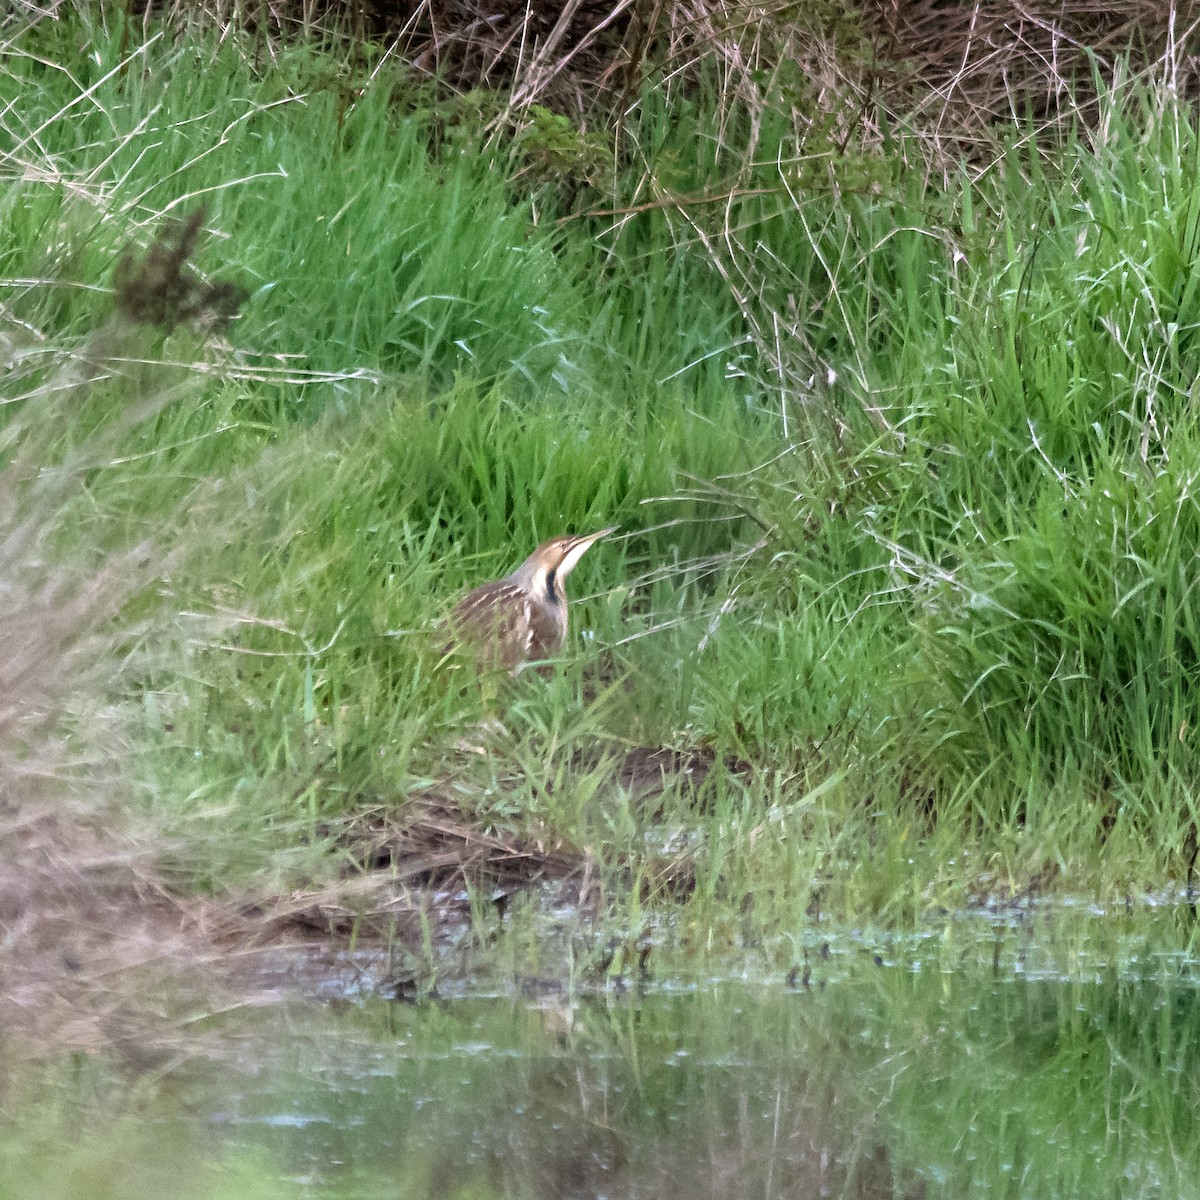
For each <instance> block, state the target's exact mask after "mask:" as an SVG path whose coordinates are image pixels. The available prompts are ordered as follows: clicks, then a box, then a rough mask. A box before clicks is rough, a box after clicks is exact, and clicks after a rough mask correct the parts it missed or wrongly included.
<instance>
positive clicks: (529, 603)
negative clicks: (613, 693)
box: [449, 525, 616, 672]
mask: <svg viewBox="0 0 1200 1200" xmlns="http://www.w3.org/2000/svg"><path fill="white" fill-rule="evenodd" d="M615 529H616V526H615V525H614V526H610V527H609V528H608V529H601V530H600V531H599V532H598V533H587V534H582V535H580V536H577V537H572V536H569V535H564V536H563V537H556V538H551V539H550V541H548V542H543V543H542V544H541V545H540V546H539V547H538V548H537V549H536V550H535V551H534V552H533V553H532V554H531V555H530V556H529V557H528V558H527V559H526V560H525V561H524V562H523V563H522V564H521V565H520V566H519V567H518V568H517V569H516V570H515V571H513V572H512V574H510V575H505V577H504V578H503V579H496V580H493V581H492V582H490V583H482V584H480V585H479V587H477V588H475V590H474V591H472V592H469V593H468V594H467V595H466V596H464V597H463V598H462V600H460V601H459V602H458V604H457V605H456V606H455V609H454V612H453V613H451V615H450V622H449V624H450V632H451V633H452V635H453V638H454V641H453V643H452V645H451V649H454V648H456V647H457V646H460V645H466V646H468V647H470V648H471V649H472V650H473V651H474V652H475V658H476V662H477V664H478V666H479V668H480V669H487V668H493V669H497V670H507V671H512V672H516V671H517V670H518V669H519V668H520V666H521V665H522V664H523V663H527V662H539V661H540V660H542V659H547V658H553V657H554V656H555V655H556V654H557V653H558V652H559V651H560V650H561V649H562V646H563V643H564V642H565V641H566V639H567V593H566V589H565V587H564V586H563V585H564V584H565V583H566V579H567V576H568V575H569V574H570V573H571V572H572V571H573V570H574V569H575V567H576V566H577V565H578V563H579V560H580V559H581V558H582V557H583V555H584V553H585V552H586V551H587V549H588V548H589V547H590V546H591V545H592V544H593V543H594V542H597V541H599V540H600V538H602V537H606V536H607V535H608V534H610V533H612V532H613V531H614V530H615Z"/></svg>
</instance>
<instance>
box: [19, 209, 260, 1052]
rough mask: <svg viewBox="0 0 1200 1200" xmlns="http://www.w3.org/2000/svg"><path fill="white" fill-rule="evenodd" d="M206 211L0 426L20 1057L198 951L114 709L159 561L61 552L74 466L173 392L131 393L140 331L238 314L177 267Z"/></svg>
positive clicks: (41, 372)
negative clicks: (87, 405) (62, 449)
mask: <svg viewBox="0 0 1200 1200" xmlns="http://www.w3.org/2000/svg"><path fill="white" fill-rule="evenodd" d="M203 219H204V214H203V212H197V213H196V214H194V215H193V217H192V218H190V219H189V220H188V221H186V222H183V223H182V224H180V225H178V226H174V225H168V226H166V227H165V228H164V230H163V231H162V233H161V234H160V236H159V237H158V238H157V239H156V240H155V241H154V242H153V244H152V245H151V246H150V248H149V249H148V251H147V253H146V254H145V256H144V257H141V258H138V257H136V256H134V255H132V254H128V255H126V256H125V257H124V258H123V259H122V260H121V264H120V265H119V267H118V270H117V280H116V289H115V291H116V295H115V306H114V312H113V314H112V315H111V316H110V318H109V319H108V320H107V321H106V322H104V323H103V325H102V326H101V327H100V328H99V329H97V330H96V331H95V333H94V334H93V335H91V336H90V337H89V338H88V339H87V340H86V342H85V343H84V344H83V345H82V346H80V347H78V348H76V349H75V350H74V351H71V352H64V353H63V354H61V355H53V356H48V357H46V356H38V358H39V362H38V363H37V365H36V366H34V367H32V368H30V373H29V375H28V376H27V382H28V384H29V389H30V390H29V391H28V392H27V393H26V394H25V397H24V399H23V402H22V404H21V408H20V411H19V413H18V415H16V416H14V417H12V418H11V419H10V422H9V424H8V425H7V426H6V428H5V430H4V435H3V436H4V441H5V445H6V450H7V457H6V462H5V465H4V467H3V469H0V599H2V601H3V606H4V611H5V620H4V622H3V624H2V625H0V843H2V844H3V845H4V846H5V848H6V853H5V855H4V856H3V858H2V859H0V978H3V980H4V983H5V986H4V991H3V993H2V994H0V1026H2V1027H3V1028H4V1029H5V1030H6V1031H7V1033H8V1034H9V1037H10V1038H12V1039H16V1038H20V1040H21V1043H22V1046H23V1047H24V1048H25V1049H26V1050H33V1051H36V1050H37V1049H38V1048H39V1047H47V1046H49V1047H62V1046H69V1047H80V1048H91V1047H94V1046H96V1045H98V1044H102V1043H112V1042H114V1041H116V1040H120V1039H121V1038H125V1037H126V1036H127V1035H128V1034H129V1032H130V1030H131V1028H132V1025H131V1022H133V1021H134V1015H135V1013H136V1012H137V1011H139V1010H140V1009H143V1008H145V1006H147V1005H149V1006H151V1007H154V1006H156V1005H157V1004H158V1003H159V1001H160V999H161V996H159V995H158V994H157V989H155V988H153V987H148V986H147V981H148V977H153V978H155V979H162V978H165V977H167V976H170V977H172V978H178V977H179V973H180V971H181V969H185V968H186V969H188V970H191V969H194V968H195V967H196V966H197V965H198V964H199V963H200V962H201V961H203V960H204V959H205V958H207V957H209V956H210V953H211V947H210V946H209V945H208V943H207V940H206V939H205V937H204V936H203V935H202V934H201V933H200V931H199V928H198V927H197V925H196V924H195V922H194V921H192V920H191V919H190V918H189V915H188V912H187V910H186V908H185V907H184V906H183V905H181V904H180V903H179V902H178V901H177V900H176V899H175V898H173V897H172V896H171V895H170V893H169V891H168V889H167V888H166V886H165V885H164V884H163V882H162V880H161V879H160V877H159V875H158V873H157V870H156V865H155V864H156V860H157V857H158V854H159V853H160V851H161V849H162V847H161V845H159V844H158V842H157V839H156V837H155V835H154V832H153V830H152V829H149V828H147V827H146V825H145V822H144V820H139V819H138V818H137V817H136V816H134V815H133V814H132V813H131V811H130V809H131V806H130V805H129V803H128V802H127V801H128V786H129V785H128V781H127V780H126V779H125V778H124V777H123V772H122V770H121V765H120V764H121V760H122V751H123V749H124V747H123V738H122V728H121V722H120V720H119V718H118V717H117V716H116V715H115V714H116V709H115V707H114V706H113V705H112V702H111V701H112V698H113V696H114V693H115V692H116V691H117V689H118V688H119V686H120V680H121V676H122V672H123V670H124V669H126V668H127V667H128V666H129V665H130V663H131V661H132V658H131V655H130V651H129V646H130V645H133V644H135V643H136V641H137V634H138V633H139V632H140V631H139V630H137V629H135V628H134V627H132V626H131V624H130V622H129V621H128V620H125V619H123V617H122V613H123V611H124V610H125V609H126V606H127V605H128V604H129V603H130V601H131V600H133V599H134V598H135V597H136V596H137V595H138V594H139V593H140V592H141V591H142V590H143V589H145V588H147V587H149V586H151V585H152V584H153V582H154V581H155V580H156V579H158V578H160V577H161V576H162V575H163V574H164V573H165V572H166V569H167V565H168V559H169V556H168V555H166V554H165V553H163V552H161V551H158V550H156V549H155V548H153V547H149V546H134V547H129V548H123V549H116V550H112V551H109V552H107V553H104V554H101V555H98V556H96V557H95V558H92V559H88V558H83V557H79V556H75V557H71V556H69V555H67V554H66V553H65V552H64V551H63V550H62V549H61V547H60V545H59V542H60V538H59V532H60V530H61V528H62V526H63V524H64V522H69V520H70V511H71V505H72V503H73V502H74V501H76V500H77V499H78V497H79V495H80V493H81V490H82V488H83V487H84V486H85V483H84V481H85V479H86V478H87V474H88V472H89V471H92V470H95V469H97V467H102V465H103V462H104V460H105V456H106V454H108V453H111V449H112V446H113V445H114V444H115V439H116V438H117V437H118V436H119V432H120V431H121V430H122V429H124V428H127V427H128V426H129V424H130V423H136V422H138V421H141V420H145V419H146V418H147V417H149V416H151V415H152V414H153V413H155V412H157V411H158V410H159V409H160V408H161V407H162V405H164V404H166V403H167V402H169V400H170V399H171V397H172V395H173V389H171V388H170V387H167V388H166V389H165V390H157V391H156V390H155V389H153V388H150V389H149V390H138V389H136V388H134V387H132V379H133V378H134V377H133V376H131V375H129V374H128V371H129V368H130V365H131V363H133V362H134V360H135V358H136V353H131V351H140V349H141V347H142V327H143V326H144V325H146V324H153V325H155V326H158V327H160V328H170V327H173V326H175V325H177V324H179V323H183V322H186V323H200V324H204V325H209V326H211V325H212V324H213V323H219V322H220V321H222V320H225V319H228V317H229V316H230V315H232V311H233V309H234V308H235V307H236V303H237V297H238V291H237V289H236V288H234V287H233V286H231V285H226V284H220V285H208V284H202V283H200V282H199V281H198V279H197V278H196V276H195V274H194V272H193V271H192V270H191V268H190V267H189V266H188V258H189V255H190V254H191V252H192V249H193V248H194V244H195V240H196V237H197V235H198V232H199V230H200V228H201V226H202V224H203ZM40 340H42V341H44V340H45V339H40ZM146 378H147V377H146V375H145V374H144V373H143V372H141V371H139V372H138V374H137V379H138V380H139V382H145V380H146ZM122 385H130V386H129V387H122ZM102 386H103V387H109V386H112V387H114V388H115V393H116V394H118V395H123V397H124V399H125V401H126V403H125V406H124V408H123V410H121V411H118V412H116V413H114V414H113V415H112V418H111V420H110V421H109V422H108V424H107V425H104V426H102V427H101V428H99V429H98V430H97V431H96V432H95V434H94V436H93V438H92V439H91V441H90V442H89V444H88V446H87V447H86V448H85V450H83V451H79V452H74V453H71V454H69V455H68V456H67V458H66V460H65V461H63V460H61V459H60V458H58V457H57V455H56V453H55V450H54V443H55V437H56V436H57V434H58V432H59V430H60V429H61V428H62V427H63V425H64V423H67V422H70V421H71V420H72V419H74V418H75V415H76V412H77V408H76V407H75V406H77V405H79V404H81V403H82V402H84V401H85V400H86V398H87V396H88V395H89V394H90V391H91V389H93V388H96V387H102ZM158 1015H161V1014H158Z"/></svg>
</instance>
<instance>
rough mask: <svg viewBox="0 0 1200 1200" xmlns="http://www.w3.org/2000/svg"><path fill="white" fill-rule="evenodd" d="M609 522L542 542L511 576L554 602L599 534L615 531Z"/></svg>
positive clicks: (601, 535)
mask: <svg viewBox="0 0 1200 1200" xmlns="http://www.w3.org/2000/svg"><path fill="white" fill-rule="evenodd" d="M616 528H617V527H616V526H615V525H610V526H609V527H608V528H607V529H601V530H600V531H599V532H597V533H584V534H579V535H577V536H570V535H564V536H563V537H556V538H551V539H550V540H549V541H548V542H543V543H542V544H541V545H540V546H539V547H538V548H537V549H536V550H535V551H534V552H533V553H532V554H531V555H530V556H529V557H528V558H527V559H526V560H525V561H524V562H523V563H522V564H521V565H520V566H519V567H518V568H517V569H516V570H515V571H514V572H513V573H512V576H511V578H512V579H513V581H514V582H516V583H519V584H520V585H521V586H522V587H524V588H525V589H526V590H527V591H529V592H531V593H532V594H533V595H535V596H544V597H545V598H546V599H547V600H548V601H549V602H550V603H551V604H556V603H558V601H559V598H560V597H561V596H564V595H565V593H563V590H562V585H563V581H564V580H565V579H566V578H567V576H568V575H569V574H570V573H571V572H572V571H573V570H574V569H575V568H576V566H578V564H579V560H580V559H581V558H582V557H583V556H584V554H585V553H586V552H587V550H588V548H589V547H590V546H591V545H592V544H593V543H595V542H598V541H599V540H600V539H601V538H602V537H607V536H608V535H609V534H610V533H614V532H616Z"/></svg>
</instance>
